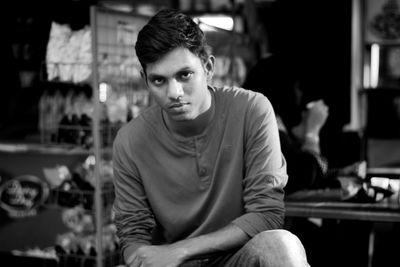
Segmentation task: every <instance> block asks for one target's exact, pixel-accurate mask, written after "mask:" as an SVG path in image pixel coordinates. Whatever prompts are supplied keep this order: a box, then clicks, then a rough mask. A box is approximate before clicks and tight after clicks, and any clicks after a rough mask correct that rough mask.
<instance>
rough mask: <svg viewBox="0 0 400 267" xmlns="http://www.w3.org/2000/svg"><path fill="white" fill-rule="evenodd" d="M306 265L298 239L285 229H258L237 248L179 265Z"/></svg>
mask: <svg viewBox="0 0 400 267" xmlns="http://www.w3.org/2000/svg"><path fill="white" fill-rule="evenodd" d="M206 266H207V267H211V266H212V267H217V266H218V267H307V266H310V265H309V264H308V262H307V256H306V252H305V250H304V247H303V245H302V243H301V241H300V240H299V239H298V238H297V236H295V235H294V234H292V233H290V232H289V231H287V230H270V231H265V232H262V233H259V234H258V235H256V236H254V237H253V238H252V239H251V240H250V241H249V242H247V243H246V244H245V245H244V246H243V247H241V248H240V249H239V250H237V251H233V252H231V253H225V254H222V255H218V256H213V257H209V258H204V259H196V260H190V261H187V262H185V263H184V264H182V265H181V267H206Z"/></svg>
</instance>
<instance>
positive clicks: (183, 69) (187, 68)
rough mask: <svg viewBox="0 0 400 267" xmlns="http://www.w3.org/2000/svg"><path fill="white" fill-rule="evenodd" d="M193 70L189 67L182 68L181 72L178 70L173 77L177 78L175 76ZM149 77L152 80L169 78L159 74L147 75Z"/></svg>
mask: <svg viewBox="0 0 400 267" xmlns="http://www.w3.org/2000/svg"><path fill="white" fill-rule="evenodd" d="M191 70H192V68H191V67H189V66H185V67H182V68H180V69H179V70H177V71H176V72H175V73H174V74H173V75H172V76H175V75H177V74H180V73H181V72H185V71H191ZM147 77H148V78H149V79H150V78H151V79H154V78H166V77H167V76H165V75H162V74H158V73H149V74H148V75H147Z"/></svg>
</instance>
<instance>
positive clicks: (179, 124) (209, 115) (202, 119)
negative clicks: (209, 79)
mask: <svg viewBox="0 0 400 267" xmlns="http://www.w3.org/2000/svg"><path fill="white" fill-rule="evenodd" d="M209 94H210V98H211V104H210V107H209V108H208V109H207V110H206V111H205V112H203V113H202V114H200V115H199V116H198V117H197V118H195V119H194V120H189V121H171V120H170V119H169V118H168V116H165V114H164V120H165V123H166V125H167V128H168V129H169V130H170V131H171V132H172V133H173V134H176V135H180V136H183V137H190V136H195V135H199V134H201V133H202V132H203V131H204V130H205V129H206V128H207V126H208V125H209V124H210V122H211V121H212V119H213V117H214V111H215V101H214V97H213V93H212V92H210V91H209Z"/></svg>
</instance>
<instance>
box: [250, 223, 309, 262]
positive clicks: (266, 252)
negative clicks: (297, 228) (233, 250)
mask: <svg viewBox="0 0 400 267" xmlns="http://www.w3.org/2000/svg"><path fill="white" fill-rule="evenodd" d="M246 246H247V249H250V250H252V252H251V253H252V254H253V255H254V254H257V256H259V257H261V258H265V259H266V261H268V262H269V263H270V264H271V266H308V263H307V257H306V252H305V250H304V247H303V245H302V243H301V241H300V240H299V238H298V237H297V236H295V235H294V234H292V233H291V232H289V231H287V230H281V229H279V230H270V231H264V232H261V233H259V234H258V235H256V236H254V237H253V238H252V239H251V240H250V241H249V243H248V244H247V245H246Z"/></svg>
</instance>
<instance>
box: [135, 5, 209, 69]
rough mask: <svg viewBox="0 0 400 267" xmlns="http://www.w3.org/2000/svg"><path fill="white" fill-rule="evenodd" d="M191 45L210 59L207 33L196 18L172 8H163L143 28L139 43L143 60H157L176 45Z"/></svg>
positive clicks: (138, 47)
mask: <svg viewBox="0 0 400 267" xmlns="http://www.w3.org/2000/svg"><path fill="white" fill-rule="evenodd" d="M179 47H183V48H187V49H188V50H189V51H191V52H192V53H193V54H195V55H197V56H198V57H199V58H200V59H201V60H202V61H203V62H205V61H206V60H207V59H208V56H209V54H208V45H207V42H206V38H205V35H204V33H203V31H202V30H201V29H200V27H199V26H198V25H197V24H196V23H195V22H194V20H193V19H192V18H191V17H190V16H188V15H186V14H184V13H182V12H180V11H178V10H176V9H172V8H166V9H162V10H160V11H159V12H158V13H157V14H155V15H154V16H153V17H152V18H151V19H150V20H149V22H148V23H147V24H146V25H145V26H144V27H143V28H142V29H141V30H140V32H139V34H138V38H137V42H136V45H135V49H136V54H137V56H138V58H139V62H140V64H141V65H142V68H143V70H145V67H146V64H149V63H154V62H156V61H157V60H159V59H160V58H161V57H162V56H164V55H165V54H167V53H168V52H170V51H172V50H173V49H175V48H179Z"/></svg>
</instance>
